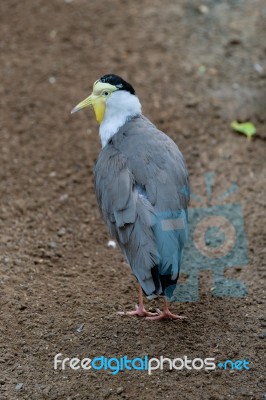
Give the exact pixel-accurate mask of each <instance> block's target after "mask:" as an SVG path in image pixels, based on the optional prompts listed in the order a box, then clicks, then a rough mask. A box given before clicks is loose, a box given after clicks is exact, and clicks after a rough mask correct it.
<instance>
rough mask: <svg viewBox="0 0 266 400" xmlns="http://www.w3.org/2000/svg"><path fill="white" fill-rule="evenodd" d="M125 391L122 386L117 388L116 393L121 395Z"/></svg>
mask: <svg viewBox="0 0 266 400" xmlns="http://www.w3.org/2000/svg"><path fill="white" fill-rule="evenodd" d="M123 391H124V388H123V387H122V386H119V387H118V388H117V391H116V393H117V394H121V393H123Z"/></svg>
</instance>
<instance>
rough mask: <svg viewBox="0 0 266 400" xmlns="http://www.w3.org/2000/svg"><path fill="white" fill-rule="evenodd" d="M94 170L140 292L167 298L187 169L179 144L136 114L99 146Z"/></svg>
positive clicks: (177, 253) (182, 230)
mask: <svg viewBox="0 0 266 400" xmlns="http://www.w3.org/2000/svg"><path fill="white" fill-rule="evenodd" d="M94 174H95V187H96V196H97V199H98V203H99V207H100V210H101V213H102V216H103V219H104V221H105V222H106V223H107V225H108V228H109V232H110V234H111V235H112V236H113V237H115V238H116V240H117V241H118V243H119V245H120V247H121V249H122V251H123V252H124V254H125V257H126V259H127V261H128V263H129V265H130V266H131V268H132V271H133V273H134V275H135V276H136V278H137V279H138V281H139V283H140V284H141V286H142V289H143V290H144V292H145V294H146V295H147V296H150V297H153V296H155V295H159V294H165V295H168V297H171V293H172V290H173V289H174V287H175V284H176V281H177V279H178V274H179V268H180V260H181V255H182V248H183V246H184V242H185V239H186V234H187V212H186V210H187V206H188V202H189V189H188V174H187V170H186V166H185V163H184V160H183V157H182V154H181V152H180V151H179V149H178V147H177V146H176V144H175V143H174V142H173V141H172V140H171V139H170V138H169V137H168V136H167V135H165V134H164V133H163V132H161V131H159V130H158V129H157V128H156V127H155V126H154V125H153V124H152V123H151V122H150V121H149V120H148V119H147V118H145V117H143V116H142V115H138V116H136V117H133V118H132V119H131V120H130V121H129V122H127V123H126V124H125V125H123V126H122V127H121V128H120V129H119V130H118V132H117V133H116V134H115V135H113V136H112V138H111V139H110V140H109V142H108V143H107V144H106V146H105V147H104V148H103V149H102V151H101V153H100V154H99V157H98V160H97V163H96V165H95V169H94ZM176 220H179V222H177V223H175V222H174V221H176ZM180 221H181V222H180ZM171 224H172V225H171ZM178 224H179V226H178ZM169 288H171V290H169V291H168V292H167V290H168V289H169Z"/></svg>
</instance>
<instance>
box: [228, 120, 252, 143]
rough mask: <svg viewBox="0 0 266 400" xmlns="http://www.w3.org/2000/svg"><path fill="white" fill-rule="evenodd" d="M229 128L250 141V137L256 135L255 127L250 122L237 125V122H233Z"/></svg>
mask: <svg viewBox="0 0 266 400" xmlns="http://www.w3.org/2000/svg"><path fill="white" fill-rule="evenodd" d="M231 128H232V129H233V130H234V131H236V132H239V133H243V134H244V135H246V136H247V138H248V139H251V137H252V136H253V135H255V133H256V127H255V126H254V125H253V124H252V122H242V123H239V122H237V121H233V122H232V123H231Z"/></svg>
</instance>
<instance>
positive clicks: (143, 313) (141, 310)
mask: <svg viewBox="0 0 266 400" xmlns="http://www.w3.org/2000/svg"><path fill="white" fill-rule="evenodd" d="M118 314H119V315H129V316H137V317H149V318H152V317H155V318H156V316H158V313H152V312H149V311H147V310H146V309H145V307H144V303H143V294H142V289H141V286H140V285H139V305H137V304H136V310H135V311H119V312H118Z"/></svg>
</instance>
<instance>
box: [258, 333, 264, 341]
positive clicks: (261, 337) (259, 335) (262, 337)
mask: <svg viewBox="0 0 266 400" xmlns="http://www.w3.org/2000/svg"><path fill="white" fill-rule="evenodd" d="M258 337H259V338H260V339H265V338H266V332H262V333H259V334H258Z"/></svg>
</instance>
